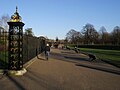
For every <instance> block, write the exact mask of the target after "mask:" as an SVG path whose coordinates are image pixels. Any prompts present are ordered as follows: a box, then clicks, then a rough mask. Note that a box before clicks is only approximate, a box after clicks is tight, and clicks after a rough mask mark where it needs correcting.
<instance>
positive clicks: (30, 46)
mask: <svg viewBox="0 0 120 90" xmlns="http://www.w3.org/2000/svg"><path fill="white" fill-rule="evenodd" d="M8 35H9V34H8V32H0V68H4V69H6V68H8V60H9V58H8V53H9V51H8V46H9V45H8V42H9V38H8ZM45 43H46V40H45V38H43V37H42V38H40V37H39V38H38V37H35V36H29V35H23V64H25V63H26V62H28V61H30V60H31V59H32V58H34V57H35V56H37V55H38V54H40V53H42V52H43V51H44V47H45Z"/></svg>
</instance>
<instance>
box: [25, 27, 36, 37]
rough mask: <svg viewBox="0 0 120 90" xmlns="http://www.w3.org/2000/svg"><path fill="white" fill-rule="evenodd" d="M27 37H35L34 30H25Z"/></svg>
mask: <svg viewBox="0 0 120 90" xmlns="http://www.w3.org/2000/svg"><path fill="white" fill-rule="evenodd" d="M25 35H28V36H33V35H34V33H33V31H32V28H27V29H25Z"/></svg>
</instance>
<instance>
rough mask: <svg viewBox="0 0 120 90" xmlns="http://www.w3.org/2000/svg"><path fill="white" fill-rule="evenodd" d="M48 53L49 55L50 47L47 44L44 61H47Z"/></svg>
mask: <svg viewBox="0 0 120 90" xmlns="http://www.w3.org/2000/svg"><path fill="white" fill-rule="evenodd" d="M49 53H50V46H49V44H47V45H46V46H45V59H46V60H48V57H49Z"/></svg>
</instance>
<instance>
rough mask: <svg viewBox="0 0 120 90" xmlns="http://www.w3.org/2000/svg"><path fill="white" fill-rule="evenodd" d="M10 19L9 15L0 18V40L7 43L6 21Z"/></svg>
mask: <svg viewBox="0 0 120 90" xmlns="http://www.w3.org/2000/svg"><path fill="white" fill-rule="evenodd" d="M9 20H10V17H9V15H3V16H2V17H1V18H0V41H1V42H4V43H6V44H7V42H8V41H7V38H8V33H7V32H8V24H7V22H8V21H9Z"/></svg>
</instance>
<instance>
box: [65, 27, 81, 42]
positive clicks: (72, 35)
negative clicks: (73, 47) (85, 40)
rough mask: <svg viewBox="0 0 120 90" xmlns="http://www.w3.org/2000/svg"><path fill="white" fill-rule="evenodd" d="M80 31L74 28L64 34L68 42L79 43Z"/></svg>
mask: <svg viewBox="0 0 120 90" xmlns="http://www.w3.org/2000/svg"><path fill="white" fill-rule="evenodd" d="M81 37H82V35H81V33H80V32H78V31H76V30H74V29H71V30H70V31H69V32H68V33H67V34H66V38H67V40H68V41H69V42H71V43H73V44H77V43H80V41H81Z"/></svg>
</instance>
